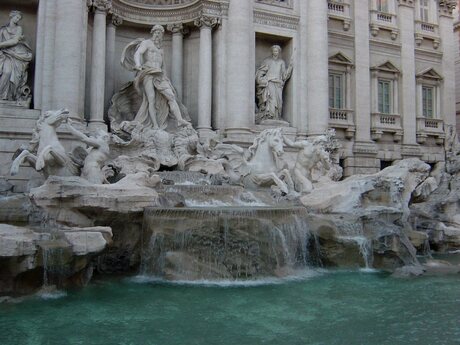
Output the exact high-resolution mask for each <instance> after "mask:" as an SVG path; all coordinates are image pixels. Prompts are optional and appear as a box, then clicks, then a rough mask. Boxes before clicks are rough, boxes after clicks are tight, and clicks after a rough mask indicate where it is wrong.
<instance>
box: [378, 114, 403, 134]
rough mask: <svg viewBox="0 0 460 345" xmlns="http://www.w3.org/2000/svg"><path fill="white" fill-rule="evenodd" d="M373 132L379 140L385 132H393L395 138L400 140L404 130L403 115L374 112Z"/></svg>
mask: <svg viewBox="0 0 460 345" xmlns="http://www.w3.org/2000/svg"><path fill="white" fill-rule="evenodd" d="M371 132H372V138H373V139H374V140H379V139H380V138H381V136H382V134H383V133H392V134H394V140H395V141H400V140H401V138H402V132H403V129H402V125H401V116H400V115H397V114H382V113H374V114H372V118H371Z"/></svg>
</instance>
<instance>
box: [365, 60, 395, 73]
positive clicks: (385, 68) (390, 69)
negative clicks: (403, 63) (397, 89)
mask: <svg viewBox="0 0 460 345" xmlns="http://www.w3.org/2000/svg"><path fill="white" fill-rule="evenodd" d="M371 70H372V71H376V72H386V73H392V74H400V73H401V71H400V70H399V69H398V68H397V67H396V66H395V65H393V64H392V63H391V62H390V61H387V62H385V63H383V64H381V65H378V66H375V67H371Z"/></svg>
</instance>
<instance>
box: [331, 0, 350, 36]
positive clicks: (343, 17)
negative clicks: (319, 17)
mask: <svg viewBox="0 0 460 345" xmlns="http://www.w3.org/2000/svg"><path fill="white" fill-rule="evenodd" d="M327 10H328V16H329V18H331V19H335V20H339V21H342V22H343V29H344V30H345V31H348V30H349V29H350V25H351V14H350V2H349V1H348V0H345V1H337V0H328V2H327Z"/></svg>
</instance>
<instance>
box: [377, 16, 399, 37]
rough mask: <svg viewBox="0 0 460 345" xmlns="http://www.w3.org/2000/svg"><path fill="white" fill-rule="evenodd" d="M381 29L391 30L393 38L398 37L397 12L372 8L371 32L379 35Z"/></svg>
mask: <svg viewBox="0 0 460 345" xmlns="http://www.w3.org/2000/svg"><path fill="white" fill-rule="evenodd" d="M379 30H386V31H390V35H391V39H393V40H395V39H396V38H397V37H398V33H399V30H398V24H397V17H396V14H393V13H387V12H380V11H377V10H371V34H372V36H374V37H375V36H377V35H378V33H379Z"/></svg>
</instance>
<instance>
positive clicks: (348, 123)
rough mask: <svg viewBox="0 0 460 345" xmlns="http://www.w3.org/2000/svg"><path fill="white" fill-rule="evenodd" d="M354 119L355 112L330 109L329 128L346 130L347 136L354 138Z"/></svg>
mask: <svg viewBox="0 0 460 345" xmlns="http://www.w3.org/2000/svg"><path fill="white" fill-rule="evenodd" d="M353 117H354V112H353V110H349V109H335V108H329V127H331V128H342V129H345V136H346V137H347V138H352V137H353V136H354V133H355V122H354V119H353Z"/></svg>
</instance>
